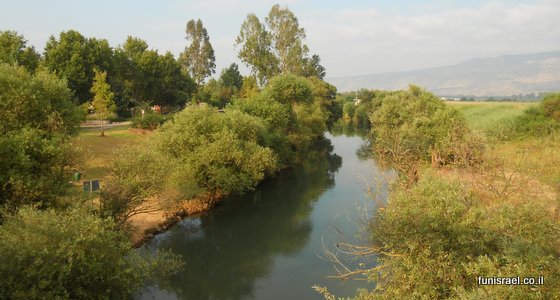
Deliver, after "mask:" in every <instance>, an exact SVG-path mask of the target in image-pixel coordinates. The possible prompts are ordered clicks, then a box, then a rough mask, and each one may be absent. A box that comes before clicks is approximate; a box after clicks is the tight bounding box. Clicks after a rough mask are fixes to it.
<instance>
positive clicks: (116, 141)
mask: <svg viewBox="0 0 560 300" xmlns="http://www.w3.org/2000/svg"><path fill="white" fill-rule="evenodd" d="M99 133H100V131H99V129H94V128H82V129H81V130H80V134H79V136H78V137H77V138H76V145H77V146H78V148H79V149H81V150H83V151H82V152H83V159H82V160H83V164H82V167H81V170H80V171H81V173H82V174H83V179H85V180H92V179H103V177H105V176H106V173H107V167H108V166H109V163H110V162H111V160H112V159H113V155H114V151H115V150H117V149H119V148H122V147H123V146H127V145H132V144H135V143H138V142H140V141H142V140H143V139H144V138H145V137H146V136H147V135H146V134H142V133H139V132H134V131H132V130H130V128H129V125H124V126H118V127H113V128H110V129H106V130H105V136H104V137H101V136H99Z"/></svg>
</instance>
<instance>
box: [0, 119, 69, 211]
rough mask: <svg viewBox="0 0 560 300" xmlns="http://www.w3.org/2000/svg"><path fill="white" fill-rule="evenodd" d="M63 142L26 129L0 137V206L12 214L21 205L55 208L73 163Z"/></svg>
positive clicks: (57, 136)
mask: <svg viewBox="0 0 560 300" xmlns="http://www.w3.org/2000/svg"><path fill="white" fill-rule="evenodd" d="M66 140H67V139H66V137H65V136H63V135H61V134H56V133H51V134H48V133H45V132H44V131H42V130H39V129H34V128H29V127H26V128H23V129H20V130H19V131H13V132H9V133H5V134H2V135H1V136H0V170H2V172H0V207H3V208H4V209H7V211H8V212H14V211H16V210H17V209H18V208H19V207H21V206H22V205H24V204H38V205H40V206H41V207H53V206H57V203H58V202H59V197H60V196H63V195H65V194H66V193H67V192H68V188H69V184H68V180H69V178H68V173H69V171H70V170H69V168H70V167H71V166H72V165H74V163H75V157H74V155H73V151H72V149H71V145H69V144H67V141H66Z"/></svg>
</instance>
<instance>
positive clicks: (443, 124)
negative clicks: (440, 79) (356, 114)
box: [370, 86, 483, 186]
mask: <svg viewBox="0 0 560 300" xmlns="http://www.w3.org/2000/svg"><path fill="white" fill-rule="evenodd" d="M370 121H371V133H370V141H371V144H372V148H373V152H374V154H375V156H376V157H377V159H378V162H379V163H380V165H382V166H385V167H391V168H394V169H396V170H397V171H398V173H399V175H400V176H401V177H402V178H403V179H405V180H404V181H403V183H404V184H405V185H407V186H410V185H411V184H413V183H414V182H415V181H416V180H418V172H419V165H421V164H423V163H426V162H430V161H431V163H432V165H445V164H449V163H454V164H462V165H470V164H472V163H474V162H476V161H477V160H479V158H480V155H481V152H482V149H483V147H482V144H481V143H480V142H479V141H478V139H477V138H476V137H475V136H473V135H472V134H471V133H470V131H469V129H468V128H467V125H466V122H465V120H464V118H463V116H462V115H461V114H460V113H459V112H457V111H456V110H454V109H452V108H449V107H447V106H446V104H445V103H444V102H442V101H441V100H440V99H439V98H438V97H436V96H434V95H433V94H431V93H429V92H427V91H425V90H423V89H421V88H419V87H416V86H410V87H409V89H408V90H405V91H401V92H397V93H393V94H391V95H388V96H386V97H385V98H383V100H382V101H381V103H380V105H379V106H378V108H377V109H376V110H375V111H374V112H373V113H371V116H370Z"/></svg>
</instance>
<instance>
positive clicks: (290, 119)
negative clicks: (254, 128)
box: [233, 74, 332, 165]
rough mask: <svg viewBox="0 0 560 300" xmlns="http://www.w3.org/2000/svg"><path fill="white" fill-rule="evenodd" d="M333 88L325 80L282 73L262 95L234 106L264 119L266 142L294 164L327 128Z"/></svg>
mask: <svg viewBox="0 0 560 300" xmlns="http://www.w3.org/2000/svg"><path fill="white" fill-rule="evenodd" d="M310 83H312V84H310ZM330 91H332V89H331V87H330V86H329V85H328V84H326V83H325V85H321V84H320V83H319V82H310V80H309V79H306V78H304V77H299V76H296V75H293V74H288V75H281V76H276V77H274V78H272V79H271V80H270V82H269V83H268V85H267V86H266V87H265V88H264V90H263V91H262V93H261V94H260V95H258V96H256V97H253V98H249V99H242V100H239V101H237V102H235V104H234V105H233V108H234V109H239V110H242V111H244V112H246V113H248V114H250V115H253V116H256V117H259V118H261V119H262V120H264V123H265V125H266V126H267V128H268V136H267V145H269V146H270V147H271V148H272V149H274V150H275V151H276V153H278V154H279V157H280V162H281V165H292V164H294V163H297V162H301V161H302V159H303V156H304V154H305V152H306V151H307V150H309V148H310V147H311V145H312V144H313V141H314V140H315V139H317V138H318V137H320V136H322V134H323V132H324V131H325V130H326V124H327V120H328V116H329V114H328V111H327V110H326V109H325V108H326V107H327V108H328V105H329V104H330V103H331V101H332V100H331V98H330V97H331V93H330Z"/></svg>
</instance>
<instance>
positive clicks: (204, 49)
mask: <svg viewBox="0 0 560 300" xmlns="http://www.w3.org/2000/svg"><path fill="white" fill-rule="evenodd" d="M186 33H187V37H186V38H187V41H189V42H190V44H189V45H188V46H187V47H186V48H185V51H183V53H181V57H180V61H181V63H182V64H183V67H184V68H185V69H186V70H187V71H188V72H189V74H190V75H191V77H192V78H193V79H194V80H195V82H196V83H197V85H200V84H202V82H204V79H205V78H206V77H208V76H210V75H212V74H213V73H214V72H215V69H216V64H215V61H216V58H215V57H214V49H212V44H210V38H209V37H208V31H206V28H204V25H203V24H202V21H201V20H200V19H198V20H196V21H195V20H190V21H189V22H187V28H186Z"/></svg>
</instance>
